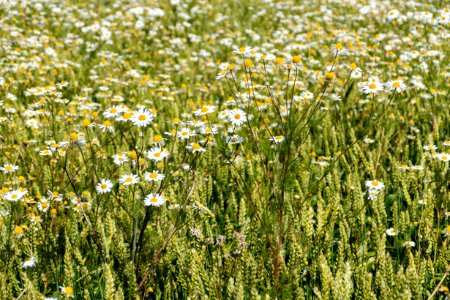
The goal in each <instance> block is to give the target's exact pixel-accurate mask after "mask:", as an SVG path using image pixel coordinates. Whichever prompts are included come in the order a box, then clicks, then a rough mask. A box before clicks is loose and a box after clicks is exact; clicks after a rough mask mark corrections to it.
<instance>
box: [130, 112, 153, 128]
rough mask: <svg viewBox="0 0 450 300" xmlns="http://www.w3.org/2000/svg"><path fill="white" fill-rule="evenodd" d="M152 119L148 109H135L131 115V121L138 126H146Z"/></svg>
mask: <svg viewBox="0 0 450 300" xmlns="http://www.w3.org/2000/svg"><path fill="white" fill-rule="evenodd" d="M152 120H153V115H152V113H151V112H149V111H148V110H146V109H144V108H141V109H139V110H138V111H135V112H134V114H133V117H131V122H133V124H134V125H136V126H138V127H146V126H148V125H149V124H150V122H151V121H152Z"/></svg>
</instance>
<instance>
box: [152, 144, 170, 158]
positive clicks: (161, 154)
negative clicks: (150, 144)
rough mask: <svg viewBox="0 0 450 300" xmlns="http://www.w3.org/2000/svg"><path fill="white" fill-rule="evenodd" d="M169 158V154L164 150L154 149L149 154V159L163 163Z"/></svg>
mask: <svg viewBox="0 0 450 300" xmlns="http://www.w3.org/2000/svg"><path fill="white" fill-rule="evenodd" d="M168 156H169V152H168V151H167V150H166V149H164V148H162V149H161V148H159V147H156V148H152V149H150V150H149V151H148V152H147V157H148V158H149V159H151V160H154V161H161V160H163V159H165V158H166V157H168Z"/></svg>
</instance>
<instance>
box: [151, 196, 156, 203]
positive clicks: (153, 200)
mask: <svg viewBox="0 0 450 300" xmlns="http://www.w3.org/2000/svg"><path fill="white" fill-rule="evenodd" d="M150 202H153V203H155V202H158V199H157V198H155V197H153V198H151V199H150Z"/></svg>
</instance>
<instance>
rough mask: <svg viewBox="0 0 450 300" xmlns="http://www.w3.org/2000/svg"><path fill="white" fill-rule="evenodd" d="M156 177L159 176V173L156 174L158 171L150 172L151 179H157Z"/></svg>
mask: <svg viewBox="0 0 450 300" xmlns="http://www.w3.org/2000/svg"><path fill="white" fill-rule="evenodd" d="M156 177H158V174H156V173H151V174H150V178H151V179H156Z"/></svg>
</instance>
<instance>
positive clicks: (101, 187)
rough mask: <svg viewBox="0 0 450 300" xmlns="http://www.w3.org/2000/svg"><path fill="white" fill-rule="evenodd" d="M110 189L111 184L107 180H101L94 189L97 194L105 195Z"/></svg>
mask: <svg viewBox="0 0 450 300" xmlns="http://www.w3.org/2000/svg"><path fill="white" fill-rule="evenodd" d="M112 187H113V183H112V181H111V180H109V179H102V180H100V182H99V183H98V184H97V186H96V187H95V189H96V190H97V192H98V193H99V194H105V193H109V192H111V189H112Z"/></svg>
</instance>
